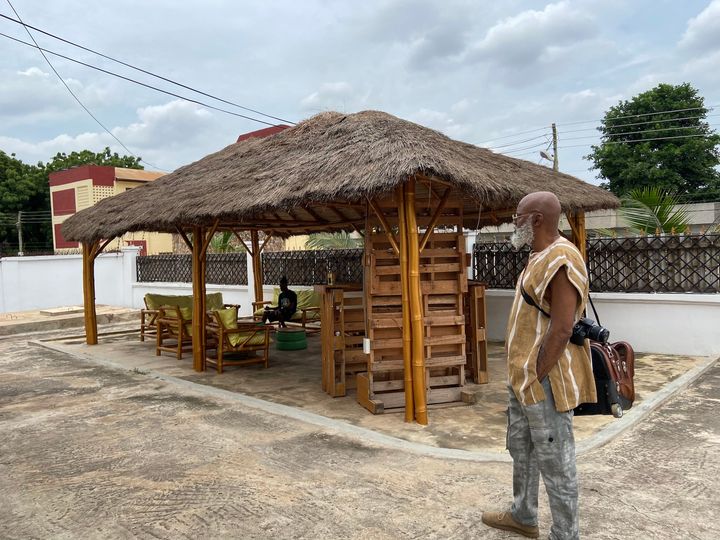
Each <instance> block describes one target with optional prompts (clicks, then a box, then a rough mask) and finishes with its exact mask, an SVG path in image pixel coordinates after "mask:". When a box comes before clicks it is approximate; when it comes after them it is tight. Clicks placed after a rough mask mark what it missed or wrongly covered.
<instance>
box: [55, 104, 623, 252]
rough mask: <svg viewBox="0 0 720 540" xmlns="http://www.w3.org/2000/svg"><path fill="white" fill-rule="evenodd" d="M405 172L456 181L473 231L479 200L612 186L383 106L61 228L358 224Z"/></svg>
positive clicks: (313, 125) (607, 204) (573, 197)
mask: <svg viewBox="0 0 720 540" xmlns="http://www.w3.org/2000/svg"><path fill="white" fill-rule="evenodd" d="M413 175H417V176H421V177H424V178H428V179H431V180H436V181H438V182H439V183H446V184H449V185H451V186H454V187H455V188H457V190H459V192H460V194H461V196H462V197H463V198H464V199H465V200H466V216H467V223H466V225H467V226H469V227H471V228H475V225H476V224H477V221H478V208H481V209H482V214H481V215H483V216H487V215H489V214H487V213H488V212H491V211H493V210H495V211H500V210H505V211H508V210H510V211H512V209H514V208H515V206H516V205H517V203H518V201H519V200H520V199H521V198H522V197H523V196H525V195H527V194H528V193H531V192H533V191H540V190H546V191H552V192H554V193H556V194H557V195H558V197H559V198H560V201H561V203H562V205H563V208H564V209H565V210H577V209H583V210H586V211H588V210H597V209H601V208H615V207H617V206H618V204H619V201H618V200H617V199H616V198H615V197H614V196H613V195H612V194H610V193H608V192H606V191H604V190H602V189H600V188H597V187H595V186H592V185H589V184H587V183H585V182H582V181H581V180H578V179H577V178H574V177H572V176H569V175H566V174H562V173H558V172H554V171H552V170H551V169H549V168H547V167H544V166H540V165H536V164H533V163H530V162H528V161H524V160H519V159H515V158H511V157H507V156H502V155H498V154H494V153H493V152H491V151H490V150H487V149H485V148H479V147H477V146H473V145H471V144H467V143H463V142H459V141H454V140H452V139H450V138H448V137H446V136H445V135H443V134H441V133H439V132H437V131H434V130H432V129H428V128H426V127H423V126H420V125H418V124H414V123H412V122H408V121H406V120H401V119H399V118H396V117H394V116H392V115H389V114H387V113H383V112H378V111H365V112H360V113H356V114H340V113H337V112H327V113H321V114H318V115H316V116H313V117H312V118H310V119H308V120H306V121H304V122H301V123H299V124H298V125H296V126H294V127H292V128H290V129H286V130H284V131H282V132H280V133H278V134H276V135H273V136H271V137H267V138H264V139H256V138H253V139H248V140H245V141H241V142H238V143H235V144H231V145H230V146H228V147H227V148H224V149H223V150H220V151H219V152H216V153H214V154H210V155H208V156H206V157H204V158H202V159H200V160H198V161H196V162H195V163H192V164H190V165H186V166H184V167H181V168H180V169H178V170H176V171H175V172H173V173H171V174H168V175H166V176H164V177H162V178H160V179H158V180H155V181H154V182H151V183H149V184H147V185H144V186H141V187H137V188H135V189H132V190H130V191H126V192H124V193H122V194H119V195H116V196H114V197H110V198H107V199H104V200H102V201H100V202H99V203H97V204H96V205H94V206H92V207H90V208H88V209H85V210H83V211H81V212H78V213H77V214H76V215H74V216H72V217H70V218H69V219H68V220H67V221H66V222H65V223H64V225H63V235H64V237H65V238H67V239H69V240H79V241H94V240H99V239H101V238H112V237H115V236H120V235H122V234H123V233H125V232H128V231H160V232H174V231H175V230H176V226H177V225H181V226H184V227H187V226H190V225H210V224H212V223H213V222H214V221H215V220H216V219H220V224H221V226H220V228H221V229H222V228H235V229H236V230H243V229H247V228H259V229H264V230H270V229H273V230H274V232H275V234H280V235H287V234H301V233H303V232H310V231H315V230H318V229H319V228H324V229H325V230H338V229H348V228H350V227H352V226H353V225H356V226H357V225H360V227H362V224H363V219H364V215H365V208H366V207H365V200H366V198H373V197H376V196H378V195H381V194H384V193H389V192H391V191H392V190H393V189H394V188H395V187H396V186H397V185H398V184H400V183H402V182H404V181H406V180H407V179H408V177H411V176H413ZM497 219H498V216H497V215H493V220H495V221H497ZM499 219H500V220H501V221H503V220H507V215H504V216H503V215H500V217H499ZM483 222H485V221H483Z"/></svg>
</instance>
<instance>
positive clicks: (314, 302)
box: [254, 287, 320, 321]
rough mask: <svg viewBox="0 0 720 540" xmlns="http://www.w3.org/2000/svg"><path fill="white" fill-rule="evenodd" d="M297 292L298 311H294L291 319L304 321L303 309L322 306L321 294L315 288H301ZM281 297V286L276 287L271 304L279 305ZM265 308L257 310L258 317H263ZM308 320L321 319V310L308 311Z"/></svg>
mask: <svg viewBox="0 0 720 540" xmlns="http://www.w3.org/2000/svg"><path fill="white" fill-rule="evenodd" d="M295 293H296V294H297V301H298V303H297V311H296V312H295V313H293V315H292V317H290V320H291V321H302V310H303V309H308V308H319V307H320V294H319V293H318V292H316V291H314V290H313V289H300V290H298V291H295ZM279 297H280V288H279V287H275V288H274V289H273V298H272V301H271V304H270V305H271V306H277V305H278V298H279ZM264 310H265V308H264V307H263V308H260V309H258V310H256V311H255V313H254V315H255V316H256V317H262V314H263V311H264ZM307 320H308V321H319V320H320V310H317V311H308V312H307Z"/></svg>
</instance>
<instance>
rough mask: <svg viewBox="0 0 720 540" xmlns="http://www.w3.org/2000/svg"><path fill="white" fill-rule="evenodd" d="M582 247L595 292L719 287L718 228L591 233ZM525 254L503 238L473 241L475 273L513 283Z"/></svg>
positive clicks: (490, 282)
mask: <svg viewBox="0 0 720 540" xmlns="http://www.w3.org/2000/svg"><path fill="white" fill-rule="evenodd" d="M587 253H588V268H589V270H590V284H591V289H592V290H593V291H595V292H692V293H720V234H705V235H688V236H681V235H668V236H640V237H632V238H593V239H590V240H588V244H587ZM528 255H529V251H528V250H527V249H526V250H524V251H519V252H517V251H515V250H514V249H512V247H511V246H510V245H509V244H508V243H506V242H503V243H487V244H475V246H474V248H473V276H474V279H476V280H478V281H481V282H484V283H486V284H487V286H488V287H492V288H498V289H513V288H515V283H516V281H517V278H518V276H519V275H520V272H522V269H523V267H524V265H525V262H526V261H527V258H528Z"/></svg>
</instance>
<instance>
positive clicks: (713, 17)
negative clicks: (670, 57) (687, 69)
mask: <svg viewBox="0 0 720 540" xmlns="http://www.w3.org/2000/svg"><path fill="white" fill-rule="evenodd" d="M679 46H680V48H682V49H688V50H692V51H696V52H697V51H700V52H715V51H716V50H717V49H718V48H720V0H714V1H712V2H710V4H709V5H708V6H707V7H706V8H705V9H704V10H702V11H701V12H700V14H699V15H698V16H697V17H693V18H692V19H690V20H689V21H688V25H687V30H686V31H685V33H684V34H683V36H682V39H681V40H680V43H679Z"/></svg>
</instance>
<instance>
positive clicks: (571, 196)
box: [63, 111, 618, 424]
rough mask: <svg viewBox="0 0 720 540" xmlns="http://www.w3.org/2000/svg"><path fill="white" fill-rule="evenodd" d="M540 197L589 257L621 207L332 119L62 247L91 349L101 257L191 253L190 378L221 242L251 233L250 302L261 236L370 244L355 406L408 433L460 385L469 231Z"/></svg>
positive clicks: (423, 140)
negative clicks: (209, 271)
mask: <svg viewBox="0 0 720 540" xmlns="http://www.w3.org/2000/svg"><path fill="white" fill-rule="evenodd" d="M540 190H543V191H552V192H554V193H556V194H557V196H558V198H559V199H560V202H561V204H562V207H563V210H564V211H565V212H566V214H567V216H568V219H569V221H570V224H571V227H572V235H573V241H574V242H575V243H576V244H577V245H578V246H579V247H580V248H581V249H582V250H583V251H584V248H585V228H584V213H585V212H586V211H589V210H597V209H602V208H615V207H617V206H618V200H617V199H616V198H615V197H614V196H613V195H611V194H610V193H608V192H606V191H604V190H602V189H600V188H597V187H595V186H592V185H589V184H586V183H584V182H582V181H581V180H579V179H577V178H574V177H572V176H568V175H566V174H563V173H560V172H556V171H553V170H551V169H548V168H546V167H543V166H540V165H536V164H533V163H530V162H527V161H523V160H518V159H514V158H510V157H507V156H502V155H498V154H494V153H493V152H491V151H490V150H487V149H484V148H479V147H477V146H473V145H470V144H466V143H462V142H458V141H454V140H452V139H450V138H448V137H446V136H445V135H442V134H441V133H438V132H437V131H434V130H431V129H428V128H425V127H423V126H420V125H417V124H414V123H411V122H408V121H405V120H401V119H399V118H396V117H394V116H391V115H389V114H386V113H383V112H377V111H365V112H360V113H356V114H340V113H337V112H327V113H321V114H319V115H316V116H314V117H312V118H310V119H308V120H306V121H303V122H301V123H299V124H298V125H296V126H294V127H292V128H289V129H286V130H284V131H282V132H280V133H278V134H276V135H273V136H270V137H267V138H264V139H247V140H243V141H241V142H238V143H235V144H232V145H230V146H228V147H227V148H225V149H223V150H221V151H219V152H216V153H214V154H210V155H208V156H206V157H204V158H202V159H200V160H199V161H197V162H195V163H192V164H190V165H187V166H185V167H182V168H180V169H178V170H176V171H175V172H173V173H171V174H168V175H166V176H164V177H162V178H160V179H158V180H156V181H154V182H152V183H148V184H147V185H145V186H142V187H138V188H136V189H133V190H131V191H127V192H124V193H122V194H119V195H116V196H114V197H111V198H108V199H104V200H102V201H100V202H99V203H98V204H96V205H95V206H92V207H90V208H88V209H86V210H83V211H81V212H79V213H77V214H76V215H74V216H72V217H71V218H69V219H68V220H67V221H66V222H65V223H64V225H63V235H64V237H65V238H67V239H70V240H76V241H80V242H82V246H83V283H84V292H85V326H86V336H87V337H86V339H87V343H88V344H95V343H97V324H96V318H95V305H94V277H93V265H94V259H95V258H96V257H97V255H98V254H99V253H101V252H102V250H103V248H104V247H105V246H106V245H107V243H108V242H109V240H111V239H113V238H116V237H118V236H120V235H122V234H124V233H126V232H129V231H158V232H176V233H179V234H180V235H181V236H182V238H183V239H184V241H185V242H186V243H187V245H188V246H189V247H190V249H191V250H192V261H193V266H192V276H193V297H194V309H193V367H194V369H196V370H203V369H204V367H205V351H204V347H205V335H204V334H205V328H204V324H203V323H202V321H203V320H204V313H205V306H204V301H205V254H206V251H207V248H208V245H209V243H210V239H211V238H212V236H213V234H214V233H216V232H219V231H233V232H234V233H235V234H237V235H238V236H239V233H240V232H247V231H249V232H250V237H251V245H250V246H247V249H248V252H249V253H250V254H251V256H252V259H253V266H254V269H255V283H254V287H255V296H256V300H262V282H261V279H262V271H261V268H260V260H261V259H260V255H261V252H262V249H263V246H264V244H261V243H260V234H261V233H264V235H265V240H266V241H267V238H269V237H270V236H281V237H286V236H290V235H293V234H308V233H313V232H319V231H330V232H332V231H352V230H356V231H359V232H361V233H362V234H364V237H365V246H366V247H365V257H364V265H365V277H364V284H363V286H362V290H363V293H362V313H363V318H364V319H365V320H364V321H362V322H361V324H360V328H361V329H362V331H361V332H355V334H356V336H355V337H357V334H359V335H360V337H361V338H362V337H365V338H368V339H369V340H370V353H369V354H367V355H365V356H362V355H364V354H365V353H363V352H361V351H357V350H355V355H354V358H356V359H357V358H360V359H361V362H364V366H366V369H365V371H364V372H362V373H358V393H359V395H358V400H359V401H361V402H362V400H361V396H360V394H361V393H363V396H364V397H363V399H365V400H366V401H367V402H366V403H363V404H364V405H365V406H366V407H368V408H370V409H371V410H372V407H374V406H376V405H373V401H377V400H374V394H375V393H377V394H382V393H383V392H385V393H386V394H387V396H388V397H387V399H388V400H389V401H392V402H393V404H394V405H395V406H404V408H405V418H406V420H407V421H412V420H413V419H415V420H416V421H417V422H419V423H421V424H426V423H427V421H428V419H427V404H428V395H429V394H428V392H430V400H431V401H432V399H438V400H440V401H442V400H443V399H446V400H452V399H455V398H457V391H456V389H457V385H456V384H455V383H454V382H453V381H455V380H459V384H460V386H461V385H462V384H463V380H462V379H464V377H463V371H462V367H461V366H462V364H464V359H462V360H461V357H464V347H465V344H464V343H465V342H464V339H465V328H464V325H465V319H464V317H462V313H463V312H462V310H463V294H464V293H465V292H466V291H467V275H466V270H465V268H466V266H467V263H466V254H465V247H464V239H463V238H462V231H463V229H478V228H480V227H482V226H484V225H489V224H492V225H497V224H500V223H503V222H507V221H509V220H510V216H511V215H512V213H513V212H514V211H515V207H516V205H517V203H518V202H519V200H520V199H521V198H522V197H523V196H525V195H527V194H528V193H531V192H534V191H540ZM332 294H333V295H334V294H335V292H333V293H332ZM340 296H342V295H341V294H340ZM339 304H340V305H342V297H340V299H339ZM355 307H356V308H357V306H355ZM335 312H336V308H329V309H326V310H325V318H324V319H323V321H322V325H323V327H329V328H330V329H332V324H333V321H332V320H328V317H330V318H334V317H335ZM335 337H336V336H334V335H333V333H332V330H330V331H328V332H324V333H323V345H324V347H325V346H326V347H327V348H328V350H331V349H332V348H333V340H334V339H335ZM353 343H354V344H355V345H357V343H358V340H357V339H356V340H355V341H353ZM324 354H325V353H324ZM341 375H342V376H344V371H343V373H342V374H341ZM331 376H332V375H331V374H329V373H328V374H326V373H325V372H323V385H324V386H325V385H327V386H328V387H329V386H330V385H334V384H335V381H334V380H331V379H330V377H331ZM435 380H437V381H439V382H438V384H437V388H434V386H433V384H434V383H433V381H435ZM373 385H374V386H373ZM330 393H331V395H335V394H332V392H330ZM398 394H401V395H402V397H403V399H402V402H401V403H400V402H398V401H397V397H396V396H397V395H398ZM433 396H435V397H433ZM375 397H377V396H375ZM393 400H394V401H393Z"/></svg>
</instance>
